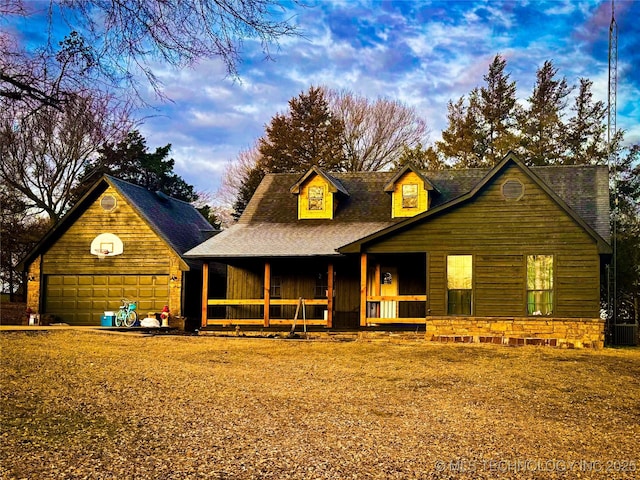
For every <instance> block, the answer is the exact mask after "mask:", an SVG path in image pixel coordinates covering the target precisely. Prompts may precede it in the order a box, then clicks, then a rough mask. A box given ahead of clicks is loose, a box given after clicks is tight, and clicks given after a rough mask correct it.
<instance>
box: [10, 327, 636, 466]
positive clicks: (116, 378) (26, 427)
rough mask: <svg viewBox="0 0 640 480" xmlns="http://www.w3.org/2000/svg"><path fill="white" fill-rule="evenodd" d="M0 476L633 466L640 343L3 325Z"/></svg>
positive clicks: (634, 458) (634, 462) (634, 461)
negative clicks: (361, 338) (391, 339)
mask: <svg viewBox="0 0 640 480" xmlns="http://www.w3.org/2000/svg"><path fill="white" fill-rule="evenodd" d="M0 346H1V348H2V350H1V352H2V367H1V369H2V370H1V373H2V377H1V397H0V398H1V402H2V403H1V405H2V407H1V408H2V412H1V413H2V417H1V419H0V429H1V430H0V431H1V440H0V478H3V479H12V478H16V479H23V478H29V479H31V478H33V479H36V478H38V479H40V478H67V479H75V478H98V479H102V478H105V479H106V478H109V479H111V478H113V479H122V478H136V479H138V478H158V479H159V478H162V479H165V478H170V479H182V478H278V479H281V478H340V479H344V478H381V479H382V478H385V479H386V478H403V479H404V478H498V477H502V478H576V477H578V476H580V477H581V478H637V477H638V475H640V474H639V473H638V472H639V471H640V453H639V452H640V448H639V444H638V438H639V437H640V350H639V349H615V350H614V349H607V350H603V351H587V350H557V349H551V348H536V347H523V348H508V347H501V346H497V347H496V346H485V345H437V344H427V343H406V344H391V343H380V342H371V343H364V342H349V343H339V342H333V343H332V342H305V341H283V340H269V339H247V338H245V339H242V338H238V339H235V338H213V337H186V336H185V337H170V336H155V337H148V336H139V335H132V334H125V335H115V334H109V333H104V332H99V331H93V330H87V331H79V330H60V331H36V332H16V333H9V332H4V333H1V334H0Z"/></svg>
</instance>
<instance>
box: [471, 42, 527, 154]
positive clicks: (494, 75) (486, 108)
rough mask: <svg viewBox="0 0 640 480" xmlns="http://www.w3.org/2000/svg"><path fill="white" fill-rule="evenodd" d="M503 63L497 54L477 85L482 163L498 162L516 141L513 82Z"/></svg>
mask: <svg viewBox="0 0 640 480" xmlns="http://www.w3.org/2000/svg"><path fill="white" fill-rule="evenodd" d="M506 66H507V61H506V60H505V59H504V58H503V57H502V56H501V55H500V54H498V55H496V56H495V57H494V59H493V62H491V65H489V73H487V74H486V75H485V76H484V77H483V78H484V81H485V82H486V85H485V86H484V87H481V88H480V113H481V114H482V130H483V134H484V137H485V139H486V142H487V148H486V152H485V154H484V156H483V158H482V161H481V163H482V164H484V165H488V166H493V165H495V164H496V163H497V162H499V161H500V160H501V159H502V157H504V155H506V154H507V152H508V151H509V150H511V149H513V147H514V144H515V138H516V136H515V133H514V127H515V125H516V113H517V107H518V105H517V103H516V82H515V81H513V82H512V81H510V80H509V77H510V74H508V73H506V72H505V68H506Z"/></svg>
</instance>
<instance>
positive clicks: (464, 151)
mask: <svg viewBox="0 0 640 480" xmlns="http://www.w3.org/2000/svg"><path fill="white" fill-rule="evenodd" d="M447 110H448V112H447V120H448V125H447V129H446V130H444V131H443V132H442V140H439V141H436V142H435V145H436V149H437V152H438V153H439V154H440V155H442V156H444V157H445V158H447V159H450V160H452V161H453V163H454V165H455V166H456V167H459V168H474V167H480V166H483V161H484V156H485V152H486V149H487V141H486V137H485V134H484V131H483V128H482V124H483V120H482V115H481V113H480V91H479V90H478V89H477V88H474V89H473V90H472V91H471V93H470V94H469V102H468V105H466V104H465V99H464V96H463V97H460V99H458V101H457V102H455V103H454V102H452V101H449V104H448V105H447Z"/></svg>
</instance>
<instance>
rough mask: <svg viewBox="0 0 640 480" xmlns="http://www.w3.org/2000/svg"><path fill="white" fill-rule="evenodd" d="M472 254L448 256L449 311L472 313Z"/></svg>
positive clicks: (461, 313)
mask: <svg viewBox="0 0 640 480" xmlns="http://www.w3.org/2000/svg"><path fill="white" fill-rule="evenodd" d="M472 259H473V257H472V256H471V255H449V256H448V257H447V313H448V314H449V315H471V298H472V292H473V286H472V280H473V273H472V272H473V270H472V269H473V267H472Z"/></svg>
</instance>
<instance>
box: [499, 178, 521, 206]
mask: <svg viewBox="0 0 640 480" xmlns="http://www.w3.org/2000/svg"><path fill="white" fill-rule="evenodd" d="M523 196H524V185H523V184H522V182H521V181H520V180H518V179H517V178H510V179H509V180H507V181H506V182H504V183H503V184H502V198H504V199H505V200H509V201H515V200H520V199H521V198H522V197H523Z"/></svg>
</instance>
